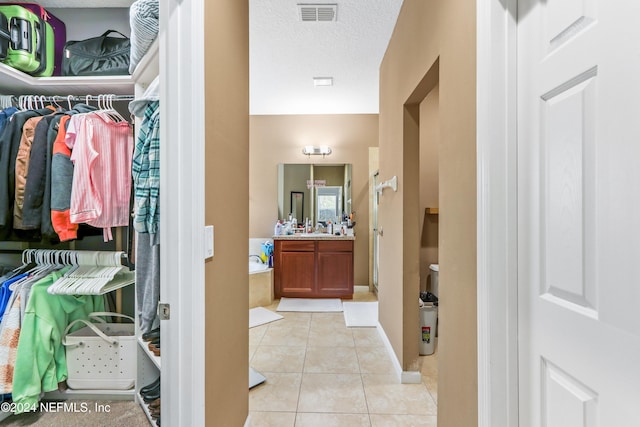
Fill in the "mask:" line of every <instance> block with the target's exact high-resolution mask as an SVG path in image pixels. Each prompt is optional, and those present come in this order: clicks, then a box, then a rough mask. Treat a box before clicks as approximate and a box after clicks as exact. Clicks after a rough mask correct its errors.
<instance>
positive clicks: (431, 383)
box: [422, 375, 438, 403]
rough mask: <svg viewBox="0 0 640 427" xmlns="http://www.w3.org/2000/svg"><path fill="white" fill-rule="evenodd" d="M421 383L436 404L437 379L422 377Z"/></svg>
mask: <svg viewBox="0 0 640 427" xmlns="http://www.w3.org/2000/svg"><path fill="white" fill-rule="evenodd" d="M422 382H423V383H424V385H425V386H427V390H428V391H429V393H430V394H431V397H433V401H434V402H436V403H438V378H434V377H430V376H426V375H423V376H422Z"/></svg>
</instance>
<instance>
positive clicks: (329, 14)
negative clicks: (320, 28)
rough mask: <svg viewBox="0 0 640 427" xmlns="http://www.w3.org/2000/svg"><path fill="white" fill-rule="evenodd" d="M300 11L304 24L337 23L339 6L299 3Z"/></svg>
mask: <svg viewBox="0 0 640 427" xmlns="http://www.w3.org/2000/svg"><path fill="white" fill-rule="evenodd" d="M298 10H299V11H300V19H301V20H302V21H303V22H335V21H336V17H337V12H338V5H337V4H309V3H298Z"/></svg>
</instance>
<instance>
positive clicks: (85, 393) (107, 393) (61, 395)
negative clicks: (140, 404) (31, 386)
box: [44, 388, 136, 400]
mask: <svg viewBox="0 0 640 427" xmlns="http://www.w3.org/2000/svg"><path fill="white" fill-rule="evenodd" d="M135 395H136V390H135V389H133V388H131V389H129V390H102V389H99V390H74V389H70V388H69V389H67V390H65V391H57V390H56V391H49V392H47V393H45V394H44V398H45V399H51V400H53V399H59V400H66V399H86V400H133V399H135Z"/></svg>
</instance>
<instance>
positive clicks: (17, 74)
mask: <svg viewBox="0 0 640 427" xmlns="http://www.w3.org/2000/svg"><path fill="white" fill-rule="evenodd" d="M133 86H134V81H133V78H132V77H131V76H87V77H68V76H65V77H32V76H30V75H28V74H25V73H23V72H21V71H18V70H16V69H15V68H12V67H9V66H7V65H5V64H1V63H0V93H2V94H5V95H86V94H96V93H112V94H114V95H130V94H132V93H133Z"/></svg>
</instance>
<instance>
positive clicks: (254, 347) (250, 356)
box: [249, 345, 258, 362]
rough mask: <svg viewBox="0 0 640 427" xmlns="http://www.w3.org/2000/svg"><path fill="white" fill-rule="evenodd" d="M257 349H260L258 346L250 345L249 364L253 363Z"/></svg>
mask: <svg viewBox="0 0 640 427" xmlns="http://www.w3.org/2000/svg"><path fill="white" fill-rule="evenodd" d="M257 349H258V346H257V345H249V362H251V359H252V358H253V355H254V354H256V350H257Z"/></svg>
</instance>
